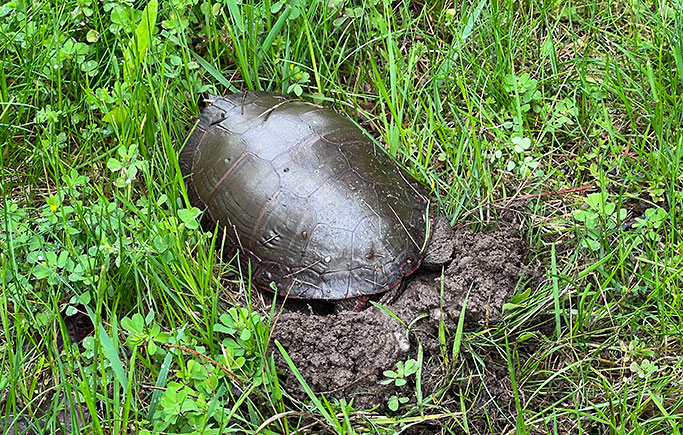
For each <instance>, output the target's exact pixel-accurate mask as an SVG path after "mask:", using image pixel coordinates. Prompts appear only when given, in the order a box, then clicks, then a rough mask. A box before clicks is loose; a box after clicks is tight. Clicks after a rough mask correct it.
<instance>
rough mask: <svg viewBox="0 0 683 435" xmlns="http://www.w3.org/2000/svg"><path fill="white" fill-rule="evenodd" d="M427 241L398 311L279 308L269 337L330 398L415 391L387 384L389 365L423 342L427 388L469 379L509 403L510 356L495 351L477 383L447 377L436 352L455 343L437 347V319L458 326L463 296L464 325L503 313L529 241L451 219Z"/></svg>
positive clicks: (292, 386)
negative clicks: (453, 226)
mask: <svg viewBox="0 0 683 435" xmlns="http://www.w3.org/2000/svg"><path fill="white" fill-rule="evenodd" d="M430 248H431V249H430V250H429V252H428V253H427V255H426V257H425V260H424V266H423V267H421V268H420V269H419V270H418V271H417V272H416V273H415V274H413V276H411V277H409V278H408V279H407V283H406V286H405V290H404V291H403V293H402V294H401V295H400V296H399V297H398V298H397V300H395V301H394V302H392V303H390V304H388V305H387V308H388V310H390V311H391V312H392V313H393V316H392V315H390V314H388V313H387V312H386V311H385V310H382V309H380V308H378V307H372V308H370V309H367V310H365V311H362V312H341V313H338V314H332V315H320V314H314V313H313V312H312V310H301V309H298V310H295V311H289V312H287V311H285V312H283V313H282V314H281V315H280V317H279V318H278V320H277V323H276V325H275V327H274V330H273V340H277V341H279V342H280V343H281V344H282V345H283V347H284V348H285V350H286V351H287V353H288V354H289V356H290V357H291V358H292V360H293V361H294V363H295V365H296V367H297V368H298V370H299V371H300V372H301V374H302V375H303V377H304V379H305V380H306V382H307V384H308V386H309V387H311V389H312V390H313V391H314V392H318V393H324V394H325V395H326V396H327V397H328V398H329V397H336V398H341V397H346V398H354V405H355V406H357V407H364V408H368V407H378V409H379V410H380V411H382V410H385V409H386V408H385V406H386V403H387V400H388V399H389V398H390V397H391V396H392V395H397V396H406V391H408V392H409V391H413V390H406V388H414V387H410V384H408V385H409V387H406V386H403V387H396V386H395V385H394V384H388V385H384V384H382V383H381V381H382V380H384V379H386V377H385V376H384V375H383V372H384V371H385V370H392V369H393V370H395V369H396V363H397V362H399V361H406V360H407V359H409V358H414V359H416V358H417V353H418V347H419V346H418V345H421V347H422V349H423V361H424V362H423V368H422V383H423V391H424V392H426V393H427V394H429V393H431V392H435V391H436V390H437V389H439V388H442V389H444V388H445V389H448V388H461V387H463V385H465V384H464V382H468V386H467V388H478V389H480V390H481V389H484V390H486V391H487V392H488V394H487V396H488V397H497V398H498V399H500V403H505V406H507V404H509V403H512V402H513V400H512V397H513V396H512V392H511V390H510V387H509V385H507V382H508V381H507V379H508V374H507V367H506V366H505V365H504V364H505V363H504V359H503V363H502V364H501V363H500V362H496V361H493V360H492V361H490V363H489V364H485V369H484V370H485V372H486V374H487V383H486V385H472V384H471V381H472V378H471V377H469V376H467V375H465V374H463V373H461V374H460V375H458V376H459V377H458V379H446V378H445V373H446V371H445V368H444V367H443V358H442V357H440V356H439V355H440V354H441V352H442V351H444V350H445V351H447V352H450V351H451V349H441V348H440V344H439V338H438V337H439V325H440V324H441V325H442V326H445V328H446V329H445V331H447V332H446V333H447V334H451V335H453V334H454V332H455V331H456V329H457V325H458V319H459V316H460V313H461V311H462V308H463V305H465V311H464V313H465V329H466V330H474V329H477V328H481V327H482V326H486V325H489V324H493V323H495V322H497V321H498V319H499V318H500V316H501V312H502V307H503V304H504V303H505V302H506V301H508V300H509V298H510V296H511V295H512V293H513V291H514V290H515V288H516V286H517V284H518V282H519V281H520V279H522V278H523V277H525V276H528V273H526V270H527V268H526V267H525V264H524V261H525V256H526V246H525V244H524V242H523V241H522V239H521V238H520V237H519V235H518V234H517V232H516V231H515V230H514V229H512V228H511V227H509V228H500V229H498V230H495V231H491V232H474V231H472V230H470V229H468V228H464V227H461V228H457V229H451V228H450V227H449V226H448V225H447V224H446V223H444V222H441V223H439V224H438V225H437V226H436V228H435V231H434V235H433V238H432V241H431V242H430ZM394 316H395V317H394ZM396 318H398V319H400V321H399V320H397V319H396ZM442 332H443V329H442ZM272 349H274V354H275V358H276V362H277V363H278V366H279V367H280V368H282V370H283V371H284V372H285V379H284V381H285V383H286V384H287V386H288V391H289V392H290V393H291V394H293V395H294V396H296V397H300V398H304V397H306V396H305V392H304V390H303V388H302V386H301V385H300V383H299V382H298V381H297V380H296V378H295V377H294V376H292V375H291V372H290V371H289V369H288V366H287V364H286V363H285V361H284V359H283V358H282V357H281V355H280V353H279V352H278V351H277V350H276V347H275V346H273V347H272ZM473 364H476V361H473V360H471V359H470V360H468V359H467V357H465V363H464V366H463V367H468V366H472V365H473ZM465 370H466V368H465ZM465 379H466V380H465ZM490 379H493V380H494V381H493V382H491V381H490ZM483 405H484V404H482V406H483ZM495 406H496V407H497V408H498V411H499V412H497V413H498V414H502V413H505V411H504V410H503V409H501V408H500V405H498V404H496V405H495ZM511 412H512V411H511ZM509 415H514V413H512V414H509Z"/></svg>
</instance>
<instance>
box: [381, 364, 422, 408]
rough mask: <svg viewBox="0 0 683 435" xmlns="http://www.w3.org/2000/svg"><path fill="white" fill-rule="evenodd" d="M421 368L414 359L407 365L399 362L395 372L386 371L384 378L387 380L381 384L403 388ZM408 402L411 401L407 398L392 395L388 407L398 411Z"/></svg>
mask: <svg viewBox="0 0 683 435" xmlns="http://www.w3.org/2000/svg"><path fill="white" fill-rule="evenodd" d="M419 368H420V366H419V364H418V362H417V361H416V360H414V359H412V358H411V359H409V360H407V361H406V362H405V363H404V362H403V361H399V362H397V363H396V370H395V371H394V370H385V371H384V376H386V377H387V379H384V380H383V381H382V382H381V383H382V384H383V385H389V384H394V385H396V386H397V387H403V386H404V385H406V383H407V382H408V377H410V376H412V375H414V374H415V373H417V370H418V369H419ZM408 401H409V399H408V398H407V397H402V396H396V395H392V396H391V397H390V398H389V401H388V402H387V405H388V406H389V409H391V410H392V411H396V410H398V408H399V406H400V405H402V404H405V403H408Z"/></svg>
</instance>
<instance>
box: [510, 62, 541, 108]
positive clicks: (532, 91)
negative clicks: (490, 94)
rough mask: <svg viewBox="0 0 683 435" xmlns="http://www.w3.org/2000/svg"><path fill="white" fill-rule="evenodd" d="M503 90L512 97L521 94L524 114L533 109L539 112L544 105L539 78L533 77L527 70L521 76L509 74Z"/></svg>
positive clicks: (520, 98)
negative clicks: (539, 87)
mask: <svg viewBox="0 0 683 435" xmlns="http://www.w3.org/2000/svg"><path fill="white" fill-rule="evenodd" d="M503 90H504V91H505V92H507V93H508V95H509V96H510V97H512V98H515V96H516V95H519V100H520V103H521V106H520V110H521V111H522V114H524V113H527V112H529V110H532V109H533V111H534V112H535V113H539V112H540V111H541V109H542V107H543V105H542V95H541V91H540V90H539V89H538V80H535V79H532V78H531V77H530V76H529V73H526V72H525V73H523V74H522V75H521V76H517V75H515V74H508V75H507V76H505V80H504V81H503ZM513 111H514V110H513Z"/></svg>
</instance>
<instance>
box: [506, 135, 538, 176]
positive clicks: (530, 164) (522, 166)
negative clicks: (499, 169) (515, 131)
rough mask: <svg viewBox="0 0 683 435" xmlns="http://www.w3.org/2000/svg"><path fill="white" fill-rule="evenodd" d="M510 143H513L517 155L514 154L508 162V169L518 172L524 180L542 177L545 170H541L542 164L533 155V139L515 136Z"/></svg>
mask: <svg viewBox="0 0 683 435" xmlns="http://www.w3.org/2000/svg"><path fill="white" fill-rule="evenodd" d="M510 142H512V146H513V147H512V149H513V151H514V152H515V154H513V158H511V159H510V160H508V163H507V167H506V169H507V170H508V171H516V172H517V173H519V175H521V176H522V177H524V178H528V177H537V178H538V177H542V176H543V170H542V169H539V165H540V162H539V161H538V160H537V159H536V158H535V157H534V156H533V155H532V148H533V147H532V144H531V139H529V138H528V137H522V136H513V137H512V139H510ZM501 154H502V153H501ZM494 157H495V155H494Z"/></svg>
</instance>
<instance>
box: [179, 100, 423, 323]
mask: <svg viewBox="0 0 683 435" xmlns="http://www.w3.org/2000/svg"><path fill="white" fill-rule="evenodd" d="M205 104H206V107H205V108H204V109H203V111H202V113H201V116H200V118H199V121H198V124H197V126H196V127H195V129H194V131H193V132H192V134H191V135H190V137H189V139H188V141H187V144H186V145H185V147H184V149H183V150H182V152H181V153H180V157H179V164H180V169H181V171H182V173H183V175H184V176H186V177H187V178H186V181H187V192H188V195H189V197H190V201H191V202H192V203H193V205H195V206H198V207H200V208H205V209H206V210H207V211H206V214H205V216H208V219H209V222H211V223H215V222H218V223H219V225H220V226H222V227H223V229H224V230H225V232H226V235H227V238H229V239H230V241H231V242H232V244H233V248H239V249H240V250H241V251H242V253H243V254H246V255H247V256H248V258H249V259H250V260H251V262H252V281H253V282H254V283H255V284H256V285H258V286H259V287H262V288H265V289H270V284H271V282H274V283H275V284H276V288H277V290H278V292H280V293H281V294H283V295H288V297H294V298H304V299H322V300H332V301H340V300H354V303H355V304H356V308H357V309H358V308H359V307H361V306H362V303H364V302H365V301H367V299H368V297H369V296H370V295H373V294H377V293H382V292H387V291H389V290H391V289H397V288H399V286H400V284H401V281H402V280H403V278H404V277H405V276H407V275H409V274H411V273H412V272H413V271H414V270H415V269H416V268H417V267H418V266H419V264H420V261H421V259H422V256H423V252H424V249H425V246H426V244H427V240H428V238H429V234H428V227H429V225H428V221H429V219H430V215H429V200H428V198H427V195H426V193H425V192H424V190H423V189H422V187H421V186H420V185H419V184H418V183H417V182H416V181H415V180H414V179H413V178H412V177H411V176H410V175H408V174H407V173H406V172H404V171H403V170H402V169H400V168H399V167H398V166H397V165H396V164H395V163H394V162H393V161H392V159H391V158H390V157H389V156H388V155H387V154H386V153H385V152H384V151H383V150H381V149H379V148H378V147H376V146H375V145H374V143H373V141H372V140H371V139H370V138H368V137H367V136H366V135H365V134H364V132H363V131H362V130H361V129H360V128H359V127H358V126H357V125H356V124H354V123H353V122H352V121H351V120H349V119H347V118H345V117H343V116H341V115H339V114H337V113H336V112H335V111H333V110H331V109H327V108H323V107H320V106H317V105H314V104H311V103H308V102H305V101H301V100H293V99H290V98H288V97H285V96H281V95H277V94H272V93H267V92H251V91H250V92H243V93H236V94H231V95H227V96H224V97H219V96H209V97H208V98H207V99H206V100H205ZM345 306H346V307H348V306H349V303H348V301H347V302H345Z"/></svg>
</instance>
